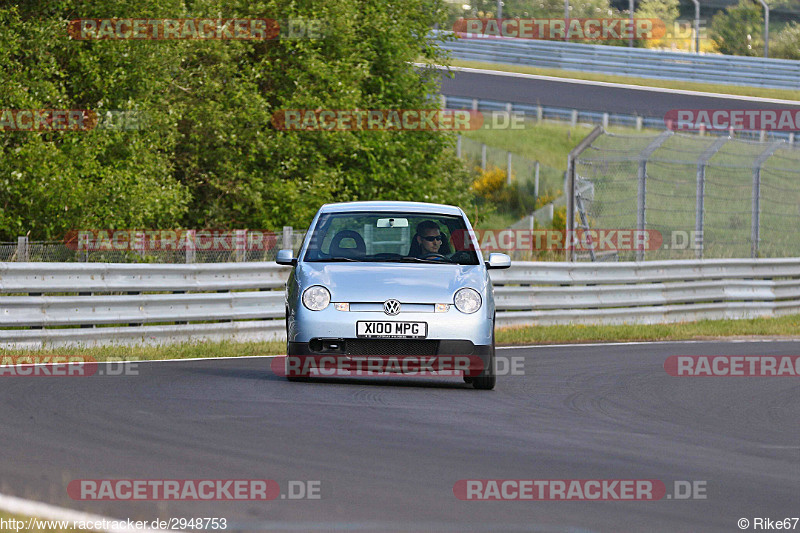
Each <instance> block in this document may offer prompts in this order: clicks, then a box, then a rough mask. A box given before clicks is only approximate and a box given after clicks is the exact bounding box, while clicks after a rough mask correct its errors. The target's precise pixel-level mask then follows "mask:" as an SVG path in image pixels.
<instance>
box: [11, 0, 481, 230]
mask: <svg viewBox="0 0 800 533" xmlns="http://www.w3.org/2000/svg"><path fill="white" fill-rule="evenodd" d="M444 15H445V8H444V6H443V3H442V2H441V0H407V1H404V2H384V1H383V0H359V1H356V2H354V1H352V0H255V1H249V0H248V1H245V0H236V1H224V0H194V1H192V2H188V1H184V0H136V1H133V0H128V1H122V2H120V1H117V0H96V1H92V2H88V1H84V0H63V1H62V0H41V1H39V2H34V1H30V2H21V3H20V4H19V5H18V8H0V23H1V24H2V28H3V29H2V31H0V82H2V83H0V109H48V108H55V109H90V110H97V111H98V112H100V114H101V115H102V114H103V113H104V112H105V111H106V110H115V109H135V110H138V111H140V112H142V113H143V114H144V116H145V117H146V119H147V120H146V122H145V123H144V125H143V127H142V128H141V129H139V130H137V131H117V130H107V129H106V130H104V129H95V130H92V131H81V132H62V133H56V132H51V133H33V132H0V134H1V135H2V137H0V240H7V239H13V238H14V237H16V236H17V235H21V234H24V233H27V232H28V231H30V232H31V237H32V238H34V239H42V238H47V239H50V238H60V237H61V236H63V234H64V233H65V232H66V231H67V230H70V229H76V228H86V227H136V228H165V227H179V226H185V227H222V228H244V227H250V228H265V229H277V228H280V227H281V226H282V225H285V224H291V225H294V226H301V227H302V226H305V225H306V224H307V223H308V222H309V220H310V218H311V216H312V215H313V213H314V212H315V211H316V210H317V209H318V208H319V206H320V205H321V204H322V203H325V202H331V201H344V200H360V199H376V200H380V199H385V200H389V199H396V200H412V199H413V200H422V201H432V202H446V203H456V204H458V203H461V202H463V201H466V200H467V198H468V197H469V192H468V181H467V179H466V172H465V171H464V168H463V165H462V164H461V162H460V161H459V160H458V159H456V157H455V154H454V151H453V149H452V147H453V144H454V136H453V135H452V134H444V133H439V132H404V133H396V132H372V131H362V132H358V131H354V132H286V131H280V130H276V129H275V128H274V126H273V125H272V124H271V118H272V116H273V114H274V113H275V112H277V111H279V110H283V109H326V108H327V109H355V108H358V109H409V108H410V109H418V108H434V107H437V106H438V99H436V98H435V97H434V96H435V95H436V94H437V92H438V80H439V77H440V74H439V71H437V70H435V69H433V68H429V67H423V68H417V67H415V66H413V64H412V63H413V62H417V61H422V62H423V63H426V64H433V63H439V62H442V61H443V55H442V52H441V49H440V48H439V47H438V46H436V43H434V42H431V41H430V40H429V39H428V37H427V33H428V30H429V28H430V26H431V25H432V24H433V23H434V22H436V21H442V20H443V17H444ZM82 17H90V18H97V17H120V18H122V17H124V18H171V19H174V18H195V17H197V18H200V17H211V18H248V17H253V18H273V19H278V20H282V19H287V18H301V19H306V20H308V19H315V20H319V21H322V23H323V28H324V31H325V38H322V39H281V40H274V41H229V40H225V41H222V40H203V41H196V40H185V41H130V40H127V41H126V40H121V41H113V40H101V41H76V40H70V39H69V38H68V37H67V32H66V26H67V21H68V20H72V19H75V18H82Z"/></svg>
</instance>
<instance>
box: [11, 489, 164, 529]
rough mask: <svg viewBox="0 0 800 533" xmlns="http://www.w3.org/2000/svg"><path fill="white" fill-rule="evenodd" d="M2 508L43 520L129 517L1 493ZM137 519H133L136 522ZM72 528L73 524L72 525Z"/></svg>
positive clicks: (93, 520) (92, 519)
mask: <svg viewBox="0 0 800 533" xmlns="http://www.w3.org/2000/svg"><path fill="white" fill-rule="evenodd" d="M0 509H2V510H3V511H6V512H8V513H12V514H17V515H24V516H26V517H32V518H39V519H41V520H66V521H69V522H70V523H74V522H102V521H104V520H105V521H106V522H126V521H127V519H125V520H123V519H121V518H109V517H107V516H100V515H96V514H90V513H84V512H83V511H75V510H74V509H68V508H66V507H57V506H55V505H50V504H48V503H42V502H37V501H35V500H26V499H23V498H17V497H16V496H8V495H6V494H0ZM136 521H137V520H133V522H136ZM70 528H71V526H70ZM89 531H107V532H108V533H134V532H135V533H158V532H159V531H175V530H174V529H159V530H154V529H136V528H127V527H125V528H115V529H101V530H96V529H95V530H89Z"/></svg>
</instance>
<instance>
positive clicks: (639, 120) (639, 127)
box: [636, 117, 642, 131]
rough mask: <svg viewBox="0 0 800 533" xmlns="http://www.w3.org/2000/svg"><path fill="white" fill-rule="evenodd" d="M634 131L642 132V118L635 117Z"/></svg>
mask: <svg viewBox="0 0 800 533" xmlns="http://www.w3.org/2000/svg"><path fill="white" fill-rule="evenodd" d="M636 131H642V117H636Z"/></svg>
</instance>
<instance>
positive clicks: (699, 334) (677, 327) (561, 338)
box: [497, 315, 800, 345]
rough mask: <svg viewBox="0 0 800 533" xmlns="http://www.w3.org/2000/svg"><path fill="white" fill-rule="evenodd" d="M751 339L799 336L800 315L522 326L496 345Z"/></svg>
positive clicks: (501, 335) (502, 331)
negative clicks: (690, 320)
mask: <svg viewBox="0 0 800 533" xmlns="http://www.w3.org/2000/svg"><path fill="white" fill-rule="evenodd" d="M752 336H759V337H763V336H768V337H791V336H795V337H797V336H800V315H787V316H783V317H778V318H754V319H748V320H701V321H699V322H679V323H676V324H652V325H627V324H626V325H619V326H600V325H570V326H523V327H513V328H499V329H498V330H497V342H498V344H504V345H515V344H561V343H577V342H618V341H664V340H691V339H717V338H725V337H752Z"/></svg>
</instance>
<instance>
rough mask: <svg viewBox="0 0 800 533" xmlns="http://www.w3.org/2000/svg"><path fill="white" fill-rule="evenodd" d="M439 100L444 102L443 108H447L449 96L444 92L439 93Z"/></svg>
mask: <svg viewBox="0 0 800 533" xmlns="http://www.w3.org/2000/svg"><path fill="white" fill-rule="evenodd" d="M439 101H440V102H441V104H442V109H447V96H445V95H443V94H440V95H439Z"/></svg>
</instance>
